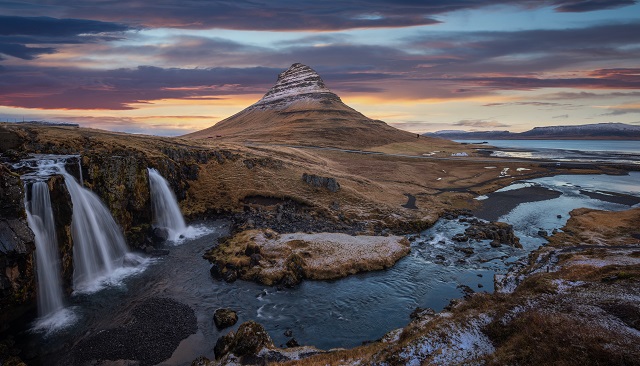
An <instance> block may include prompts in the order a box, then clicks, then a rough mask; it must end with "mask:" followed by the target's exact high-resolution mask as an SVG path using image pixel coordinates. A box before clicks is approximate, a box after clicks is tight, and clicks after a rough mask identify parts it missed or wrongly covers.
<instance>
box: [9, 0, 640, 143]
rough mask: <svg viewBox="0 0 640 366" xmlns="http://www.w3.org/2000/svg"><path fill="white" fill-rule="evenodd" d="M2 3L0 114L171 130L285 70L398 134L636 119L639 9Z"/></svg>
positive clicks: (539, 4)
mask: <svg viewBox="0 0 640 366" xmlns="http://www.w3.org/2000/svg"><path fill="white" fill-rule="evenodd" d="M361 6H362V3H354V4H353V5H352V6H348V4H347V3H344V2H335V1H329V2H321V3H317V2H316V3H313V4H312V6H311V5H310V4H306V5H305V4H304V2H302V3H291V2H288V1H276V2H260V1H259V2H244V1H236V2H233V3H218V2H180V1H175V0H162V1H159V2H144V1H142V0H134V1H129V2H127V3H126V5H116V4H115V3H113V4H112V3H111V2H110V1H107V2H95V3H94V2H92V1H90V0H82V1H74V2H68V1H61V0H54V1H50V2H48V3H47V6H44V5H41V4H40V3H39V2H31V1H24V2H0V14H1V15H0V20H1V22H0V120H2V121H22V120H23V119H25V120H50V121H67V122H75V123H79V124H80V125H82V126H86V127H96V128H101V129H108V130H116V131H126V132H135V133H148V134H160V135H181V134H185V133H188V132H192V131H195V130H199V129H203V128H206V127H209V126H211V125H213V124H214V123H215V122H217V121H220V120H222V119H224V118H226V117H228V116H230V115H232V114H234V113H236V112H238V111H240V110H242V109H243V108H245V107H247V106H248V105H250V104H252V103H254V102H256V101H257V100H258V99H260V97H261V96H262V95H263V94H264V93H265V92H266V91H267V90H268V88H269V87H270V86H271V85H273V83H274V82H275V81H276V78H277V75H278V73H280V72H282V71H283V70H285V69H286V68H287V67H289V65H291V64H292V63H295V62H301V63H304V64H307V65H309V66H311V67H312V68H314V69H315V70H316V71H318V73H319V74H320V75H321V76H322V77H323V78H324V80H325V83H326V85H327V86H328V87H329V88H330V89H331V90H332V91H334V92H335V93H337V94H338V95H340V96H341V97H342V99H343V100H344V102H345V103H347V104H349V105H350V106H352V107H353V108H355V109H357V110H358V111H360V112H362V113H364V114H365V115H367V116H369V117H371V118H376V119H382V120H384V121H386V122H388V123H390V124H391V125H393V126H396V127H398V128H402V129H406V130H409V131H411V132H427V131H436V130H442V129H464V130H486V129H501V130H510V131H514V132H517V131H523V130H527V129H530V128H532V127H536V126H548V125H572V124H584V123H598V122H623V123H630V124H640V105H639V104H638V102H637V101H638V99H639V97H640V64H639V62H638V60H640V38H639V37H638V34H640V21H638V19H640V4H637V2H636V1H630V0H616V1H606V2H598V1H574V0H560V1H519V2H513V1H497V2H496V1H491V2H489V1H487V2H483V1H481V2H478V1H456V2H448V1H416V2H412V1H409V2H402V3H401V4H398V3H396V2H392V1H389V2H387V1H379V2H374V3H372V4H367V8H366V9H365V8H360V7H361Z"/></svg>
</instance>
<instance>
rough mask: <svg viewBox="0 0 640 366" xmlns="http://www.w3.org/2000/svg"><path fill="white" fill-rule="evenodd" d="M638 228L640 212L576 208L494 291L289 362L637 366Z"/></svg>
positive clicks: (639, 321)
mask: <svg viewBox="0 0 640 366" xmlns="http://www.w3.org/2000/svg"><path fill="white" fill-rule="evenodd" d="M638 222H640V208H636V209H632V210H629V211H621V212H603V211H594V210H574V211H573V212H572V217H571V219H570V220H569V221H568V222H567V224H566V226H565V227H564V228H563V230H562V232H557V233H556V234H554V235H553V236H551V237H550V239H549V244H547V245H545V246H544V247H541V248H540V249H538V250H537V251H535V252H533V253H532V254H531V255H530V257H529V258H528V259H527V260H526V261H522V262H521V263H519V264H518V266H517V267H515V268H514V269H513V270H512V271H511V272H510V273H508V274H507V275H506V276H502V277H500V276H496V278H495V281H496V289H497V291H496V293H494V294H485V293H476V294H473V295H472V296H469V297H468V298H466V299H464V300H457V301H452V303H451V304H450V305H449V306H447V308H446V311H443V312H440V313H435V312H433V311H429V310H425V309H421V310H416V311H414V313H413V314H412V318H413V320H412V321H411V322H410V323H409V324H408V325H407V326H406V327H404V328H402V329H400V330H396V331H392V332H389V333H388V334H387V335H386V336H385V337H383V338H382V340H381V341H380V342H374V343H371V344H369V345H366V346H363V347H359V348H356V349H354V350H343V351H337V352H329V353H327V354H323V355H316V356H313V357H311V358H310V359H306V360H302V361H300V362H299V363H295V364H301V365H302V364H304V365H307V364H312V365H343V364H351V363H356V362H360V363H361V364H367V365H389V366H391V365H476V364H477V365H542V364H545V365H552V364H561V365H576V366H583V365H637V364H638V360H640V239H638V236H640V235H639V234H640V229H639V228H638V226H637V223H638ZM594 231H596V232H597V233H598V234H599V237H598V245H594V244H593V242H592V240H593V235H591V234H592V233H593V232H594Z"/></svg>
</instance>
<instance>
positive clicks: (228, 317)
mask: <svg viewBox="0 0 640 366" xmlns="http://www.w3.org/2000/svg"><path fill="white" fill-rule="evenodd" d="M213 322H214V323H215V324H216V327H217V328H218V329H224V328H228V327H230V326H232V325H234V324H235V323H236V322H238V314H236V312H235V311H233V310H231V309H218V310H216V311H215V312H214V313H213Z"/></svg>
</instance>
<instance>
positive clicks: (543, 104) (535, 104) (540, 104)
mask: <svg viewBox="0 0 640 366" xmlns="http://www.w3.org/2000/svg"><path fill="white" fill-rule="evenodd" d="M482 106H483V107H504V106H533V107H561V108H567V107H575V105H573V104H568V103H552V102H507V103H488V104H483V105H482Z"/></svg>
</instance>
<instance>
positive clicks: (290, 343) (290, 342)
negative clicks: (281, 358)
mask: <svg viewBox="0 0 640 366" xmlns="http://www.w3.org/2000/svg"><path fill="white" fill-rule="evenodd" d="M285 345H286V346H287V347H289V348H293V347H300V344H299V343H298V341H296V339H295V338H291V339H289V340H288V341H287V343H286V344H285Z"/></svg>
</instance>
